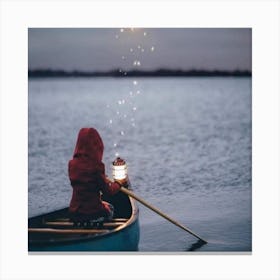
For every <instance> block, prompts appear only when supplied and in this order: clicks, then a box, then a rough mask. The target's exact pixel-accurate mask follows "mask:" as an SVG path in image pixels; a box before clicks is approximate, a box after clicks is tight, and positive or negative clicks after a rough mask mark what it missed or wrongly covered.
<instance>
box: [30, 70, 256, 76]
mask: <svg viewBox="0 0 280 280" xmlns="http://www.w3.org/2000/svg"><path fill="white" fill-rule="evenodd" d="M251 75H252V74H251V72H250V71H240V70H235V71H221V70H213V71H208V70H195V69H193V70H170V69H158V70H153V71H143V70H142V71H139V70H130V71H127V72H126V71H125V70H122V71H120V70H112V71H107V72H85V71H64V70H50V69H36V70H28V77H29V78H52V77H119V78H125V77H230V76H233V77H251Z"/></svg>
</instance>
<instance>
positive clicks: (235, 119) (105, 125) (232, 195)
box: [28, 78, 252, 252]
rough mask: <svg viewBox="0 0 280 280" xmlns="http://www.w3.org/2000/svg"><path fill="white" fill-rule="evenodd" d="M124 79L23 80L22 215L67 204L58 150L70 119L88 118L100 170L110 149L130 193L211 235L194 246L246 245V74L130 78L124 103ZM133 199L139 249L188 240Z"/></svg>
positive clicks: (65, 145)
mask: <svg viewBox="0 0 280 280" xmlns="http://www.w3.org/2000/svg"><path fill="white" fill-rule="evenodd" d="M133 81H134V79H129V78H124V79H113V78H112V79H110V78H106V79H104V78H100V79H92V78H89V79H86V78H83V79H79V78H74V79H71V78H68V79H31V80H29V96H28V102H29V110H28V114H29V128H28V140H29V143H28V145H29V150H28V153H29V158H28V160H29V182H28V188H29V197H28V203H29V207H28V210H29V216H34V215H36V214H39V213H44V212H48V211H51V210H54V209H58V208H61V207H64V206H67V205H68V203H69V200H70V197H71V191H72V190H71V186H70V184H69V179H68V175H67V164H68V160H69V159H70V158H71V157H72V153H73V149H74V145H75V142H76V137H77V133H78V131H79V129H80V128H81V127H90V126H93V127H95V128H96V129H97V130H98V131H99V132H100V135H101V137H102V138H103V141H104V145H105V151H104V163H105V165H106V171H107V173H108V175H109V176H111V174H110V172H111V170H110V164H111V162H112V160H113V159H114V157H115V153H116V150H117V152H118V153H120V155H121V156H122V157H124V158H125V159H126V161H127V163H128V171H129V177H130V181H131V183H132V186H133V188H134V190H135V192H136V193H137V194H139V196H141V197H143V198H144V199H145V200H147V201H148V202H149V203H151V204H152V205H154V206H155V207H157V208H159V209H161V210H162V211H163V212H164V213H166V214H167V215H169V216H170V217H172V218H174V219H175V220H177V221H178V222H180V223H182V224H183V225H186V226H188V227H189V228H190V229H192V230H193V231H194V232H196V233H197V234H198V235H200V236H203V238H205V239H206V240H207V241H209V240H216V241H215V242H209V243H208V244H205V245H204V246H202V247H200V248H195V249H196V250H198V251H250V250H251V225H252V219H251V148H252V147H251V79H250V78H177V79H176V78H155V79H154V78H147V79H144V78H142V79H137V82H138V85H137V91H139V92H141V94H140V95H137V97H136V98H137V100H135V102H134V103H133V104H134V107H135V108H136V110H135V112H134V113H133V112H132V110H130V111H126V110H125V108H127V109H129V108H130V109H131V108H133V107H131V106H130V107H129V106H127V107H126V105H128V104H127V103H124V104H122V105H119V104H118V101H119V100H120V101H122V100H125V97H127V95H128V94H129V92H130V91H131V85H133ZM134 93H136V92H135V91H134ZM120 106H123V107H122V110H120V109H119V107H120ZM117 112H119V115H120V116H118V115H117ZM131 113H133V115H131ZM124 115H126V117H124ZM132 119H133V120H132ZM132 123H134V124H135V126H133V125H132ZM121 131H123V132H124V133H123V135H121V133H120V132H121ZM139 206H140V225H141V237H140V244H139V249H140V251H167V252H169V251H185V250H186V248H191V244H193V243H194V242H196V240H195V238H193V237H191V236H188V235H186V234H185V233H184V232H182V230H180V229H177V228H176V227H175V226H174V225H170V223H167V222H166V221H164V220H163V219H162V218H161V217H159V216H158V215H156V214H155V213H153V212H152V211H149V210H148V209H145V207H142V206H141V205H139Z"/></svg>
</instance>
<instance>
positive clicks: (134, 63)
mask: <svg viewBox="0 0 280 280" xmlns="http://www.w3.org/2000/svg"><path fill="white" fill-rule="evenodd" d="M133 65H134V66H140V65H141V62H140V61H139V60H135V61H134V62H133Z"/></svg>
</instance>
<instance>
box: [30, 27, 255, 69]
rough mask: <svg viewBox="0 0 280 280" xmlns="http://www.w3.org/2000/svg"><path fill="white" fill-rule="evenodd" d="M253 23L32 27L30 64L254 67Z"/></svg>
mask: <svg viewBox="0 0 280 280" xmlns="http://www.w3.org/2000/svg"><path fill="white" fill-rule="evenodd" d="M251 56H252V34H251V29H248V28H203V29H201V28H157V29H149V28H145V29H141V28H139V29H138V28H137V29H131V28H124V29H122V28H116V29H112V28H82V29H80V28H30V29H29V31H28V62H29V69H33V70H34V69H38V68H40V69H42V68H50V69H61V70H70V71H72V70H80V71H106V70H112V69H117V68H121V69H127V70H129V69H134V68H135V69H137V68H138V69H139V70H153V69H158V68H169V69H183V70H188V69H193V68H195V69H205V70H214V69H217V70H236V69H239V70H251V63H252V60H251V59H252V57H251Z"/></svg>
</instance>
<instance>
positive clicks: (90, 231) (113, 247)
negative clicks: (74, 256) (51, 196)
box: [28, 192, 140, 252]
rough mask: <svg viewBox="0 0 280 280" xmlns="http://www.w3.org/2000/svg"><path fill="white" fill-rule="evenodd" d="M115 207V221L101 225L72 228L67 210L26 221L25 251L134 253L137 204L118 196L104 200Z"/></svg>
mask: <svg viewBox="0 0 280 280" xmlns="http://www.w3.org/2000/svg"><path fill="white" fill-rule="evenodd" d="M103 199H104V200H106V201H108V202H110V203H111V204H113V205H114V208H115V211H114V213H115V214H114V217H113V220H111V221H107V222H106V221H105V222H104V223H102V224H94V225H88V224H87V225H85V226H84V227H83V226H81V225H79V227H77V225H75V224H73V223H72V222H71V219H70V218H69V213H68V208H63V209H60V210H57V211H54V212H51V213H47V214H43V215H39V216H36V217H32V218H29V219H28V250H29V251H30V252H32V251H37V252H38V251H41V252H45V251H47V252H51V251H60V252H67V251H68V252H69V251H72V252H83V251H106V252H112V251H137V250H138V243H139V236H140V230H139V209H138V207H137V204H136V201H135V200H134V199H133V198H131V197H128V196H127V195H126V194H124V193H122V192H119V193H117V194H116V195H114V196H112V197H106V198H103Z"/></svg>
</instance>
